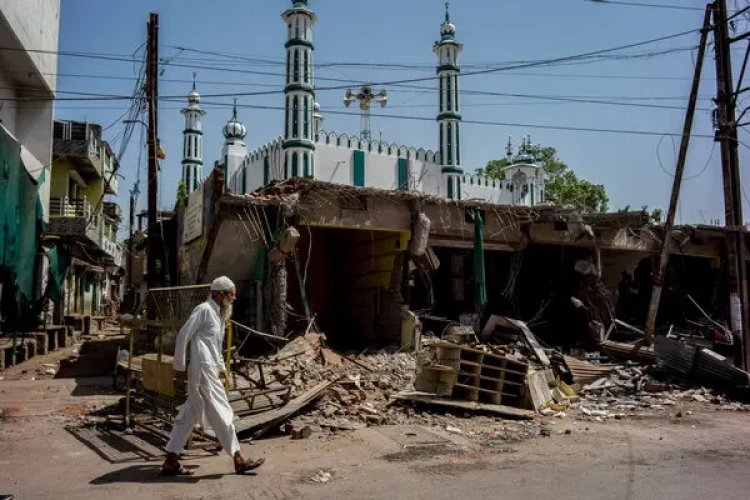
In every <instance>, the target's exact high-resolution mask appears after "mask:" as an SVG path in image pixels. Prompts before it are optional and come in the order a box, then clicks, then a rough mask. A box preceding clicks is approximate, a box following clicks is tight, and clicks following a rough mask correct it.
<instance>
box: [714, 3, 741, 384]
mask: <svg viewBox="0 0 750 500" xmlns="http://www.w3.org/2000/svg"><path fill="white" fill-rule="evenodd" d="M712 8H713V23H714V50H715V53H716V108H717V115H716V121H717V123H716V134H715V140H716V141H717V142H719V143H720V145H721V172H722V178H723V185H724V213H725V221H724V225H725V226H726V227H727V228H731V230H730V231H727V233H726V252H727V262H728V266H727V267H728V274H729V279H728V288H729V312H730V319H731V329H732V331H733V332H736V333H739V334H740V335H741V336H742V351H743V352H742V353H741V354H742V356H741V361H742V363H743V365H744V367H745V368H746V369H747V368H748V367H750V349H748V347H749V344H750V329H748V322H747V320H746V314H747V311H748V300H747V299H748V298H747V280H746V271H747V270H746V265H745V241H744V237H745V233H744V231H741V230H740V231H736V229H741V228H742V227H743V217H742V186H741V185H740V182H741V180H740V170H739V153H738V151H737V146H738V142H737V121H736V117H735V106H736V102H737V99H736V97H737V96H736V93H737V92H735V90H734V81H733V78H732V58H731V50H730V49H731V43H732V40H731V39H730V38H729V27H728V24H729V20H728V19H727V3H726V0H716V1H715V2H714V3H713V4H712ZM738 38H740V39H741V38H743V37H738ZM745 63H747V59H746V60H745ZM744 69H745V66H744V65H743V73H744ZM740 83H742V82H740ZM738 91H739V85H738Z"/></svg>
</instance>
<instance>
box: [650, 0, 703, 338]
mask: <svg viewBox="0 0 750 500" xmlns="http://www.w3.org/2000/svg"><path fill="white" fill-rule="evenodd" d="M710 22H711V6H710V5H709V6H707V7H706V14H705V16H704V18H703V27H702V28H701V40H700V44H699V45H698V58H697V60H696V62H695V73H694V74H693V85H692V88H691V89H690V100H689V102H688V108H687V112H686V114H685V124H684V126H683V128H682V141H681V142H680V153H679V155H678V157H677V167H676V168H675V172H674V182H673V184H672V196H671V197H670V199H669V210H668V211H667V221H666V222H665V223H664V236H663V238H662V242H661V250H660V252H659V265H658V267H657V269H656V272H655V273H654V278H653V289H652V291H651V302H650V304H649V308H648V314H647V316H646V326H645V328H644V332H645V340H646V345H651V342H652V340H653V338H654V330H655V329H656V315H657V314H658V312H659V302H660V301H661V292H662V287H663V285H664V275H665V273H666V270H667V263H668V262H669V246H670V239H671V234H672V229H673V228H674V219H675V214H676V212H677V201H678V200H679V197H680V186H681V185H682V175H683V174H684V172H685V161H686V159H687V152H688V147H689V146H690V133H691V131H692V129H693V118H694V117H695V104H696V102H697V100H698V89H699V87H700V81H701V71H702V70H703V59H704V57H705V54H706V41H707V39H708V32H709V30H710Z"/></svg>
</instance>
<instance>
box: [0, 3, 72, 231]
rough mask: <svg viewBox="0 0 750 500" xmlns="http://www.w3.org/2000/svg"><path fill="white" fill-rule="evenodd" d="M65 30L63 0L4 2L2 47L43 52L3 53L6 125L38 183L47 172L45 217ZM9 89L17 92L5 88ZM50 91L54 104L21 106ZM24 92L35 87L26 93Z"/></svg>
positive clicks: (0, 82)
mask: <svg viewBox="0 0 750 500" xmlns="http://www.w3.org/2000/svg"><path fill="white" fill-rule="evenodd" d="M59 31H60V0H0V46H3V47H9V48H18V49H27V50H28V49H35V50H41V51H44V52H24V51H22V50H12V51H11V50H8V51H3V53H2V54H0V87H3V89H0V99H2V98H5V99H11V100H10V101H5V102H4V106H3V109H2V110H1V111H0V119H2V123H3V125H4V126H5V127H6V128H7V129H8V130H9V131H10V132H11V134H13V135H14V136H15V137H16V139H17V140H18V141H19V142H20V143H21V144H22V146H23V148H24V152H23V156H24V164H25V165H26V168H27V169H29V174H30V175H31V176H32V177H33V178H34V179H37V180H38V179H39V178H40V176H41V174H42V172H45V169H46V175H45V182H44V183H43V184H41V185H40V190H39V194H40V198H41V201H42V205H43V206H44V213H45V218H46V217H47V216H48V214H49V183H50V180H51V175H50V171H49V166H50V164H51V163H52V119H53V112H54V101H53V100H52V99H51V98H53V97H54V92H55V89H56V88H57V76H56V73H57V50H58V38H59ZM8 87H11V88H15V89H17V90H5V89H7V88H8ZM45 87H46V88H47V89H48V91H49V92H48V96H49V97H50V100H49V101H29V102H25V103H24V102H19V101H15V102H14V101H13V100H12V99H15V98H18V97H24V96H26V95H27V94H31V95H33V96H36V97H39V96H40V95H44V94H43V93H41V94H40V91H39V89H43V88H45ZM25 88H29V89H34V92H33V93H27V92H25V91H24V89H25Z"/></svg>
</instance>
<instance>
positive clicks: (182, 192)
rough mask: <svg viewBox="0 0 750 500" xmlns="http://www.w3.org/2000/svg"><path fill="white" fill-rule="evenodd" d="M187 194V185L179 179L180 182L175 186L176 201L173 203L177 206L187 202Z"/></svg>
mask: <svg viewBox="0 0 750 500" xmlns="http://www.w3.org/2000/svg"><path fill="white" fill-rule="evenodd" d="M188 196H189V195H188V190H187V185H186V184H185V183H184V182H182V181H180V184H179V185H178V186H177V202H176V203H175V205H176V206H178V207H179V206H180V205H182V204H187V200H188Z"/></svg>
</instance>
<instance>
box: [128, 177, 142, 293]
mask: <svg viewBox="0 0 750 500" xmlns="http://www.w3.org/2000/svg"><path fill="white" fill-rule="evenodd" d="M138 194H140V190H139V189H138V183H136V184H135V185H134V186H133V189H131V190H130V215H129V220H128V222H129V224H128V276H127V284H128V290H129V289H130V287H131V286H133V251H134V249H135V246H134V244H133V231H134V229H135V199H136V198H137V197H138Z"/></svg>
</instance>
